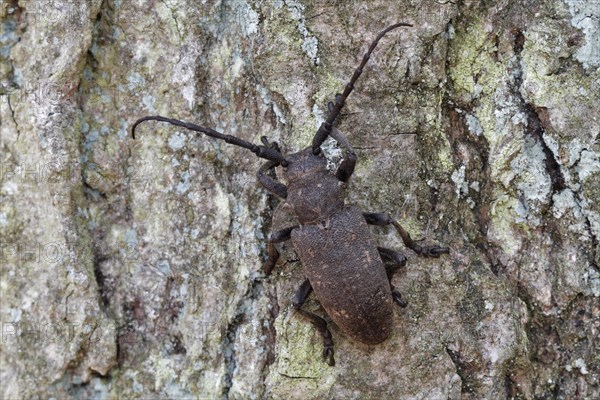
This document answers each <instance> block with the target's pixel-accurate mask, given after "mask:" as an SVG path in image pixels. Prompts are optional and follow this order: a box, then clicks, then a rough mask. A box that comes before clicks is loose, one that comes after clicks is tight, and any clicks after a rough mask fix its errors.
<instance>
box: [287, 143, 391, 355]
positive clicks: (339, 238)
mask: <svg viewBox="0 0 600 400" xmlns="http://www.w3.org/2000/svg"><path fill="white" fill-rule="evenodd" d="M286 160H287V161H288V166H287V167H285V168H284V170H283V176H284V178H285V179H286V180H287V184H288V185H287V187H288V189H287V198H286V201H287V203H288V204H290V206H291V207H292V208H293V210H294V213H295V214H296V216H297V217H298V220H299V221H300V223H301V224H302V225H300V226H298V227H295V228H294V229H293V230H292V231H291V240H292V243H293V247H294V250H295V251H296V253H297V254H298V257H299V258H300V262H301V263H302V268H303V271H304V275H305V276H306V278H307V279H308V280H309V282H310V284H311V286H312V288H313V290H314V291H315V294H316V296H317V299H318V300H319V303H321V305H322V306H323V308H324V309H325V311H326V312H327V314H328V315H329V316H330V317H331V318H332V319H333V320H334V321H335V323H336V324H337V325H338V326H339V327H340V328H341V329H342V330H343V331H344V333H346V334H348V336H350V337H352V338H353V339H355V340H357V341H359V342H362V343H368V344H375V343H380V342H382V341H383V340H385V339H386V338H387V337H388V336H389V334H390V332H391V323H392V314H393V309H392V292H391V289H390V284H389V282H388V278H387V276H386V273H385V268H384V266H383V262H382V261H381V257H380V256H379V253H378V251H377V246H376V244H375V242H374V241H373V238H372V237H371V232H370V231H369V227H368V226H367V223H366V221H365V218H364V216H363V215H362V213H361V212H360V210H359V209H358V208H356V207H353V206H347V205H344V187H345V183H344V182H342V181H340V180H339V179H338V178H337V177H336V176H335V175H334V174H332V173H331V172H330V171H328V170H327V167H326V161H325V158H324V157H323V155H322V154H318V155H314V154H313V153H312V148H310V147H309V148H307V149H304V150H303V151H301V152H298V153H295V154H290V155H288V156H286ZM315 182H318V183H317V184H315Z"/></svg>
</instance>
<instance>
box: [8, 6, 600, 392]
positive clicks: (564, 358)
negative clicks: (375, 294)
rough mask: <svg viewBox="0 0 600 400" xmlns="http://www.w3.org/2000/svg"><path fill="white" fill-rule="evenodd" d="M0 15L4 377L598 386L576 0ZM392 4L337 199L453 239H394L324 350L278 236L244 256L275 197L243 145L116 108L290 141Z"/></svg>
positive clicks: (589, 129)
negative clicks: (274, 260) (383, 309)
mask: <svg viewBox="0 0 600 400" xmlns="http://www.w3.org/2000/svg"><path fill="white" fill-rule="evenodd" d="M0 17H1V19H2V32H1V36H0V46H1V48H0V58H1V61H2V62H1V67H0V83H1V85H2V93H1V94H2V95H1V96H0V99H1V103H0V107H1V119H2V120H1V123H2V125H1V134H2V136H1V143H0V148H1V150H0V151H1V153H0V161H1V167H2V170H1V182H0V184H1V186H0V199H1V206H0V234H1V240H2V243H1V244H2V264H1V269H0V290H1V296H2V298H1V314H0V315H1V322H2V341H1V343H0V350H1V352H0V361H1V368H0V378H1V385H0V387H1V389H0V391H1V392H0V397H2V398H3V399H18V398H36V396H40V397H43V398H47V397H54V398H60V399H65V398H103V399H104V398H114V399H116V398H143V399H148V398H178V399H183V398H196V399H197V398H201V399H204V398H206V399H252V398H255V399H263V398H268V399H271V398H272V399H323V398H334V399H342V398H343V399H352V398H354V399H381V398H398V399H409V398H410V399H425V398H427V399H448V398H450V399H459V398H463V399H482V398H488V399H498V398H525V399H534V398H564V399H592V398H600V382H599V380H600V348H599V347H600V341H599V339H598V338H599V337H600V306H599V304H600V302H599V299H598V297H599V296H600V269H599V264H600V260H599V257H600V249H599V240H600V143H599V132H600V117H599V115H600V72H599V67H600V44H599V41H600V31H599V24H600V7H599V4H598V1H597V0H591V1H574V0H544V1H527V0H520V1H516V0H499V1H471V0H458V1H456V2H453V1H425V0H415V1H402V2H401V1H396V2H392V1H389V0H388V1H385V0H384V1H377V0H376V1H371V2H363V1H352V2H338V1H335V2H317V1H312V0H310V1H299V0H274V1H271V0H270V1H250V0H248V1H240V0H230V1H214V0H207V1H203V2H199V1H192V0H158V1H141V0H135V1H134V0H77V1H68V0H51V1H50V0H49V1H44V0H32V1H25V0H18V1H17V0H2V1H0ZM398 21H404V22H410V23H413V24H414V28H403V29H398V30H396V31H393V32H391V33H389V34H388V35H387V36H386V37H385V38H384V39H383V40H382V42H381V43H380V45H379V47H378V48H377V50H376V51H375V54H374V55H373V57H372V58H371V61H370V62H369V64H368V66H367V68H366V69H365V72H364V75H363V76H362V77H361V79H360V80H359V82H358V84H357V85H356V89H355V91H354V93H353V94H352V95H351V97H350V98H349V100H348V102H347V106H346V108H345V114H346V115H345V116H344V117H343V118H342V119H341V121H340V129H341V130H342V131H344V132H345V133H346V134H347V135H348V136H349V139H350V141H351V142H352V143H353V144H354V145H355V147H356V148H357V153H358V157H359V163H358V166H357V170H356V173H355V175H354V176H353V177H352V179H351V181H350V186H349V189H350V190H349V202H351V203H353V204H356V205H358V206H359V207H361V208H362V209H363V210H365V211H371V212H376V211H377V212H380V211H384V212H390V213H391V214H392V215H394V216H396V217H397V218H399V219H400V220H401V221H402V223H403V224H404V225H405V226H406V227H407V229H408V230H409V231H410V232H411V233H412V234H413V235H414V236H416V237H420V236H423V237H425V240H426V242H436V243H440V244H442V245H447V246H450V248H451V254H450V255H449V256H445V257H442V258H440V259H438V260H429V259H422V258H417V257H415V256H414V255H412V254H410V251H408V250H406V254H407V255H408V256H409V263H408V266H407V268H406V270H405V271H404V272H403V273H401V274H399V276H397V277H395V279H394V284H395V286H396V287H397V288H398V289H399V290H400V291H401V292H402V293H403V295H404V297H405V299H406V300H407V301H408V302H409V306H408V307H407V308H406V309H397V310H396V312H395V316H394V324H393V325H394V327H393V331H394V333H393V334H392V337H391V338H390V339H389V340H387V341H386V342H384V343H382V344H380V345H376V346H366V345H361V344H359V343H355V342H353V341H351V340H350V339H348V338H347V337H344V335H343V334H342V333H341V332H340V331H339V329H338V328H337V327H336V326H335V325H332V326H331V329H332V333H333V336H334V341H335V349H336V361H337V365H336V366H335V367H333V368H331V367H329V366H327V364H326V363H325V362H324V361H323V360H322V358H321V356H320V353H321V339H320V337H319V335H318V334H317V333H316V332H315V330H314V329H313V328H312V327H311V326H310V325H309V324H308V323H307V322H306V321H304V320H302V319H301V318H299V317H298V316H297V315H295V314H294V313H293V312H292V308H291V299H292V296H293V294H294V291H295V290H296V288H297V287H298V286H299V285H300V283H301V282H302V278H303V276H302V269H301V266H300V265H299V264H298V263H297V262H296V261H295V259H296V256H295V255H294V253H293V252H292V251H291V249H290V248H289V246H285V245H284V246H283V247H281V248H280V250H281V253H282V260H281V262H280V264H279V265H278V267H277V268H276V270H275V271H274V273H273V274H272V275H271V276H270V277H265V276H264V274H263V273H262V264H263V262H264V260H265V240H266V237H267V236H268V234H269V232H270V231H271V229H273V227H274V226H283V224H285V223H286V222H285V219H286V216H285V213H283V210H282V209H276V204H277V202H276V201H275V199H273V198H272V197H271V196H269V195H268V194H267V193H266V192H265V191H264V190H262V189H260V188H258V187H257V184H256V179H255V172H256V171H257V170H258V168H259V166H260V164H261V161H259V160H257V159H256V158H254V156H253V155H252V154H251V153H250V152H247V151H244V150H242V149H239V148H233V147H231V146H228V145H226V144H225V143H219V142H215V141H212V140H210V139H208V138H205V137H198V136H196V135H194V134H193V133H190V132H187V131H184V130H182V129H177V128H175V127H172V126H167V125H165V124H158V123H146V124H145V125H142V126H141V127H140V131H139V139H138V140H136V141H132V140H131V138H130V137H129V131H128V130H129V129H130V127H131V124H132V122H133V121H134V120H135V119H136V118H138V117H141V116H144V115H148V114H161V115H166V116H172V117H176V118H180V119H184V120H189V121H192V122H196V123H199V124H203V125H205V126H209V127H212V128H214V129H217V130H220V131H225V132H227V133H230V134H234V135H237V136H239V137H242V138H244V139H246V140H249V141H253V142H259V138H260V136H261V135H266V136H268V137H269V138H271V139H274V140H277V141H279V142H280V143H281V145H282V147H283V149H284V150H285V151H286V152H294V151H297V150H299V149H301V148H304V147H306V146H307V145H308V143H309V141H310V139H311V137H312V135H313V134H314V132H315V131H316V128H317V127H318V125H319V123H320V122H321V121H322V118H323V115H324V112H325V110H326V104H327V101H329V100H331V99H332V98H333V96H334V95H335V93H336V92H340V91H341V90H342V89H343V85H344V83H345V82H346V81H347V80H348V79H349V77H350V75H351V74H352V71H353V69H354V67H355V66H356V65H357V64H358V62H359V60H360V58H361V57H362V54H363V53H364V51H365V50H366V48H367V45H368V43H369V42H370V40H371V39H372V38H373V37H374V36H375V35H376V33H377V32H378V31H380V30H381V29H383V28H384V27H386V26H387V25H390V24H392V23H395V22H398ZM328 148H329V150H330V151H329V153H330V154H331V155H332V156H333V157H335V156H336V154H339V151H338V150H337V149H336V148H335V146H334V145H333V144H332V143H331V142H328ZM336 152H337V153H336ZM280 211H282V212H280ZM273 218H274V222H273V223H272V222H271V221H272V219H273ZM373 232H374V235H375V236H376V239H377V241H378V243H380V245H382V246H385V247H389V248H394V249H402V247H401V242H400V240H399V239H398V237H397V236H396V235H395V234H394V232H393V230H386V229H375V228H374V229H373ZM308 308H309V309H311V310H314V311H315V312H317V313H319V312H321V311H322V310H320V309H319V306H318V304H317V303H316V301H315V300H314V298H312V299H311V301H310V302H309V306H308Z"/></svg>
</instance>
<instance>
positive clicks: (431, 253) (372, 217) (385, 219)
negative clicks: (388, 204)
mask: <svg viewBox="0 0 600 400" xmlns="http://www.w3.org/2000/svg"><path fill="white" fill-rule="evenodd" d="M363 215H364V217H365V220H367V224H369V225H378V226H386V225H390V224H391V225H394V228H396V231H397V232H398V234H399V235H400V237H401V238H402V242H404V245H405V246H406V247H408V248H409V249H411V250H412V251H414V252H415V253H417V254H418V255H420V256H424V257H436V258H437V257H439V256H440V255H441V254H448V253H450V249H449V248H448V247H441V246H437V245H433V246H421V245H420V244H417V242H415V241H414V240H413V239H412V238H411V237H410V235H409V233H408V232H407V231H406V230H404V228H403V227H402V226H401V225H400V224H399V223H398V222H397V221H395V220H394V219H393V218H392V217H391V216H390V215H389V214H386V213H363Z"/></svg>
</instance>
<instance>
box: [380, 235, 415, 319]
mask: <svg viewBox="0 0 600 400" xmlns="http://www.w3.org/2000/svg"><path fill="white" fill-rule="evenodd" d="M377 250H378V251H379V255H380V256H381V259H382V260H383V262H384V264H385V273H386V275H387V278H388V281H389V282H390V290H391V291H392V298H393V299H394V302H395V303H396V304H398V305H399V306H400V307H402V308H404V307H406V306H407V305H408V303H407V302H406V300H404V299H403V298H402V295H401V294H400V292H399V291H397V290H396V288H395V287H394V285H392V278H393V277H394V274H395V273H396V272H398V271H399V270H400V268H402V267H404V266H405V265H406V257H405V256H404V255H403V254H400V253H398V252H395V251H394V250H390V249H387V248H385V247H377Z"/></svg>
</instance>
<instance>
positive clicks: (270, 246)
mask: <svg viewBox="0 0 600 400" xmlns="http://www.w3.org/2000/svg"><path fill="white" fill-rule="evenodd" d="M297 227H298V225H294V226H291V227H289V228H285V229H281V230H278V231H276V232H273V233H272V234H271V237H270V238H269V242H268V243H267V255H268V256H269V259H268V260H267V262H266V263H265V267H264V271H265V274H267V275H270V274H271V271H272V270H273V267H275V264H276V263H277V260H278V259H279V252H278V251H277V249H276V248H275V246H274V244H275V243H281V242H285V241H287V240H290V239H291V238H292V231H293V230H294V228H297Z"/></svg>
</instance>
